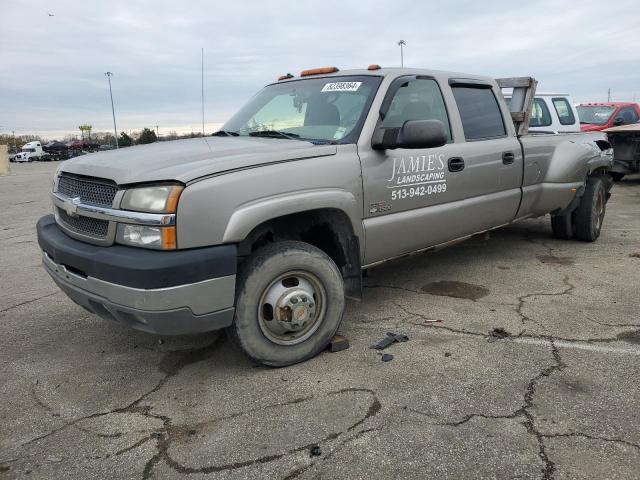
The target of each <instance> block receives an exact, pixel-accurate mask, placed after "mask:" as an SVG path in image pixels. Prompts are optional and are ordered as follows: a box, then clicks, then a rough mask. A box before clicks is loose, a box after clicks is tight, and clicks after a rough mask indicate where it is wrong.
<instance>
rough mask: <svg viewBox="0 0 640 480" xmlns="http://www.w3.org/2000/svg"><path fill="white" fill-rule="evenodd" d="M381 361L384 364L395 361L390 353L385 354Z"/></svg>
mask: <svg viewBox="0 0 640 480" xmlns="http://www.w3.org/2000/svg"><path fill="white" fill-rule="evenodd" d="M381 360H382V361H383V362H390V361H391V360H393V355H391V354H390V353H384V354H383V355H382V357H381Z"/></svg>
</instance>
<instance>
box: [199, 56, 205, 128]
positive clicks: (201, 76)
mask: <svg viewBox="0 0 640 480" xmlns="http://www.w3.org/2000/svg"><path fill="white" fill-rule="evenodd" d="M200 83H201V86H202V136H203V137H204V47H202V68H201V69H200Z"/></svg>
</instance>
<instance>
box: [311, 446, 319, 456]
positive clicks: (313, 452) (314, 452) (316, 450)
mask: <svg viewBox="0 0 640 480" xmlns="http://www.w3.org/2000/svg"><path fill="white" fill-rule="evenodd" d="M320 455H322V449H321V448H320V445H314V446H312V447H311V450H309V456H310V457H319V456H320Z"/></svg>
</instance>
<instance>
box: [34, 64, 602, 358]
mask: <svg viewBox="0 0 640 480" xmlns="http://www.w3.org/2000/svg"><path fill="white" fill-rule="evenodd" d="M535 86H536V82H535V80H534V79H532V78H528V77H525V78H512V79H502V80H498V81H496V80H494V79H491V78H487V77H484V76H478V75H469V74H461V73H451V72H442V71H434V70H423V69H406V68H405V69H397V68H393V69H385V68H380V67H379V66H377V65H372V66H370V67H369V68H368V69H362V70H350V71H339V70H338V69H337V68H333V67H329V68H321V69H314V70H307V71H303V72H302V73H301V74H300V76H298V77H294V76H292V75H285V76H283V77H281V78H280V79H279V81H277V82H275V83H272V84H270V85H268V86H266V87H265V88H264V89H262V90H261V91H260V92H259V93H258V94H257V95H256V96H254V97H253V98H252V99H251V100H249V102H248V103H247V104H246V105H245V106H244V107H243V108H241V109H240V111H239V112H238V113H236V114H235V115H234V116H233V117H232V118H231V119H230V120H229V121H228V122H227V123H226V124H225V125H224V126H223V128H222V129H221V130H220V131H219V132H217V133H215V134H214V135H213V136H211V137H205V138H197V139H190V140H180V141H174V142H162V143H155V144H150V145H144V146H135V147H131V148H127V149H122V150H116V151H108V152H101V153H96V154H93V155H90V156H86V157H83V158H78V159H72V160H69V161H67V162H65V163H64V164H63V165H61V166H60V168H59V169H58V171H57V172H56V174H55V179H54V185H53V192H52V200H53V205H54V206H53V214H52V215H48V216H45V217H43V218H41V219H40V220H39V221H38V225H37V232H38V241H39V244H40V247H41V248H42V252H43V263H44V268H45V269H46V271H47V272H48V273H49V274H50V275H51V277H52V278H53V279H54V280H55V282H56V283H57V284H58V285H59V286H60V288H61V289H62V290H64V291H65V292H66V293H67V295H68V296H69V297H70V298H71V299H73V300H74V301H75V302H76V303H78V304H79V305H81V306H83V307H84V308H85V309H87V310H88V311H90V312H92V313H95V314H97V315H100V316H101V317H104V318H106V319H109V320H117V321H119V322H121V323H124V324H126V325H129V326H131V327H133V328H137V329H140V330H144V331H147V332H154V333H158V334H163V335H166V334H184V333H193V334H197V333H201V332H205V331H210V330H216V329H221V328H228V329H229V331H230V334H231V336H232V338H234V339H235V340H236V341H237V343H238V344H239V345H240V347H241V348H242V349H243V350H244V351H245V352H246V353H247V354H248V355H249V356H250V357H251V358H253V359H255V360H257V361H259V362H262V363H264V364H267V365H273V366H283V365H290V364H293V363H296V362H300V361H303V360H305V359H308V358H310V357H313V356H314V355H316V354H317V353H319V352H320V351H322V350H323V349H324V348H325V347H326V346H327V344H328V342H329V341H330V339H331V338H332V337H333V335H334V334H335V332H336V331H337V329H338V327H339V325H340V322H341V320H342V316H343V312H344V308H345V297H349V298H354V299H360V298H361V295H362V293H361V290H362V271H363V270H364V269H366V268H369V267H373V266H375V265H378V264H380V263H382V262H386V261H389V260H392V259H394V258H398V257H402V256H405V255H408V254H412V253H416V252H421V251H424V250H428V249H432V248H435V247H437V246H443V245H447V244H449V243H452V242H457V241H459V240H461V239H464V238H467V237H470V236H472V235H475V234H478V233H481V232H485V231H488V230H491V229H495V228H498V227H501V226H503V225H508V224H510V223H512V222H516V221H521V220H524V219H527V218H532V217H539V216H542V215H545V214H550V215H551V226H552V231H553V234H554V235H555V236H556V237H559V238H563V239H570V238H575V239H578V240H582V241H594V240H596V239H597V238H598V236H599V235H600V231H601V228H602V222H603V218H604V215H605V208H606V203H607V199H608V197H609V188H610V185H611V183H610V181H609V177H608V171H609V169H610V167H611V164H612V159H611V151H610V148H609V145H608V144H607V143H606V142H605V141H601V140H600V141H594V140H593V139H591V137H588V136H584V135H581V134H528V133H527V130H528V125H529V113H530V111H531V105H532V102H533V98H534V95H535ZM501 88H512V89H513V93H512V100H511V103H510V106H507V104H506V102H505V101H504V98H503V96H502V94H501Z"/></svg>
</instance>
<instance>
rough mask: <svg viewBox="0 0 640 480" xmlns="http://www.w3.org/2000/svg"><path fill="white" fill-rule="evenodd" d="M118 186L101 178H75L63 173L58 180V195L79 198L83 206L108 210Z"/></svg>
mask: <svg viewBox="0 0 640 480" xmlns="http://www.w3.org/2000/svg"><path fill="white" fill-rule="evenodd" d="M117 191H118V186H117V185H116V184H115V183H113V182H111V181H109V180H104V179H102V178H86V177H76V176H75V175H69V174H65V173H63V174H62V175H60V178H59V179H58V193H61V194H62V195H65V196H67V197H69V198H76V197H80V201H81V202H82V203H85V204H89V205H95V206H99V207H108V208H110V207H111V206H112V205H113V199H114V198H115V196H116V192H117Z"/></svg>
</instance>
